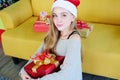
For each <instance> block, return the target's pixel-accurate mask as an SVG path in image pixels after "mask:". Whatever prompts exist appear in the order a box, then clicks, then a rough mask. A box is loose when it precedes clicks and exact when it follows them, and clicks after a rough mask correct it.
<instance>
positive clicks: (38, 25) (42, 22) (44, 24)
mask: <svg viewBox="0 0 120 80" xmlns="http://www.w3.org/2000/svg"><path fill="white" fill-rule="evenodd" d="M49 26H50V16H49V15H47V13H46V12H41V13H40V16H38V18H37V20H36V21H35V23H34V31H35V32H48V30H49Z"/></svg>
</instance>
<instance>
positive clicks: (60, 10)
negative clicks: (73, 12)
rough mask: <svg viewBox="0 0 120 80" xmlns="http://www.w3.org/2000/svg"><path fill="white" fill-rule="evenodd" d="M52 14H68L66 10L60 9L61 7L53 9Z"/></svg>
mask: <svg viewBox="0 0 120 80" xmlns="http://www.w3.org/2000/svg"><path fill="white" fill-rule="evenodd" d="M53 13H69V12H68V11H67V10H66V9H64V8H61V7H55V8H54V9H53Z"/></svg>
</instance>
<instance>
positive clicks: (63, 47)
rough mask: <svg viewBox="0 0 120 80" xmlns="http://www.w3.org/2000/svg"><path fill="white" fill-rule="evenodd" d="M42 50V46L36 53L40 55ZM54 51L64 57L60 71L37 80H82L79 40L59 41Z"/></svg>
mask: <svg viewBox="0 0 120 80" xmlns="http://www.w3.org/2000/svg"><path fill="white" fill-rule="evenodd" d="M42 48H43V45H42V46H41V47H40V48H39V49H38V50H37V52H36V53H40V52H41V51H42ZM56 51H57V53H56V54H57V55H60V56H65V59H64V62H63V64H62V65H61V66H60V68H61V70H60V71H58V72H54V73H52V74H48V75H46V76H44V77H42V78H38V79H37V80H82V66H81V64H82V63H81V41H80V39H60V40H59V41H58V44H57V46H56ZM23 70H24V69H22V70H21V72H22V71H23Z"/></svg>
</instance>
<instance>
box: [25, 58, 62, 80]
mask: <svg viewBox="0 0 120 80" xmlns="http://www.w3.org/2000/svg"><path fill="white" fill-rule="evenodd" d="M56 60H57V61H59V66H60V64H62V62H63V60H64V56H56ZM34 65H35V64H34V62H31V63H29V64H28V65H26V66H25V67H24V69H25V71H26V72H27V73H28V74H29V75H30V76H31V77H32V78H35V79H36V78H40V77H42V76H44V75H47V74H50V73H53V72H55V71H58V70H59V66H57V67H56V65H55V64H47V65H41V66H40V67H39V68H37V73H35V72H33V71H32V68H33V66H34Z"/></svg>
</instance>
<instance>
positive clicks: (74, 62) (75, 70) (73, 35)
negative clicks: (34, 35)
mask: <svg viewBox="0 0 120 80" xmlns="http://www.w3.org/2000/svg"><path fill="white" fill-rule="evenodd" d="M79 3H80V1H79V0H56V1H55V2H54V3H53V6H52V21H51V28H50V30H49V32H48V34H47V36H46V37H45V39H44V43H43V44H42V45H41V47H40V48H39V49H38V51H37V52H36V53H40V52H42V51H43V50H49V51H50V52H52V53H55V54H56V55H59V56H65V59H64V62H63V64H62V65H61V66H60V71H58V72H54V73H51V74H48V75H45V76H43V77H42V78H38V79H32V78H31V77H30V76H29V75H28V74H27V73H26V72H25V70H24V69H22V70H21V72H20V76H21V78H22V80H82V68H81V39H80V35H79V32H78V31H77V29H76V18H77V6H78V5H79ZM52 22H53V23H52ZM29 62H31V60H30V61H29ZM29 62H28V63H29Z"/></svg>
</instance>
